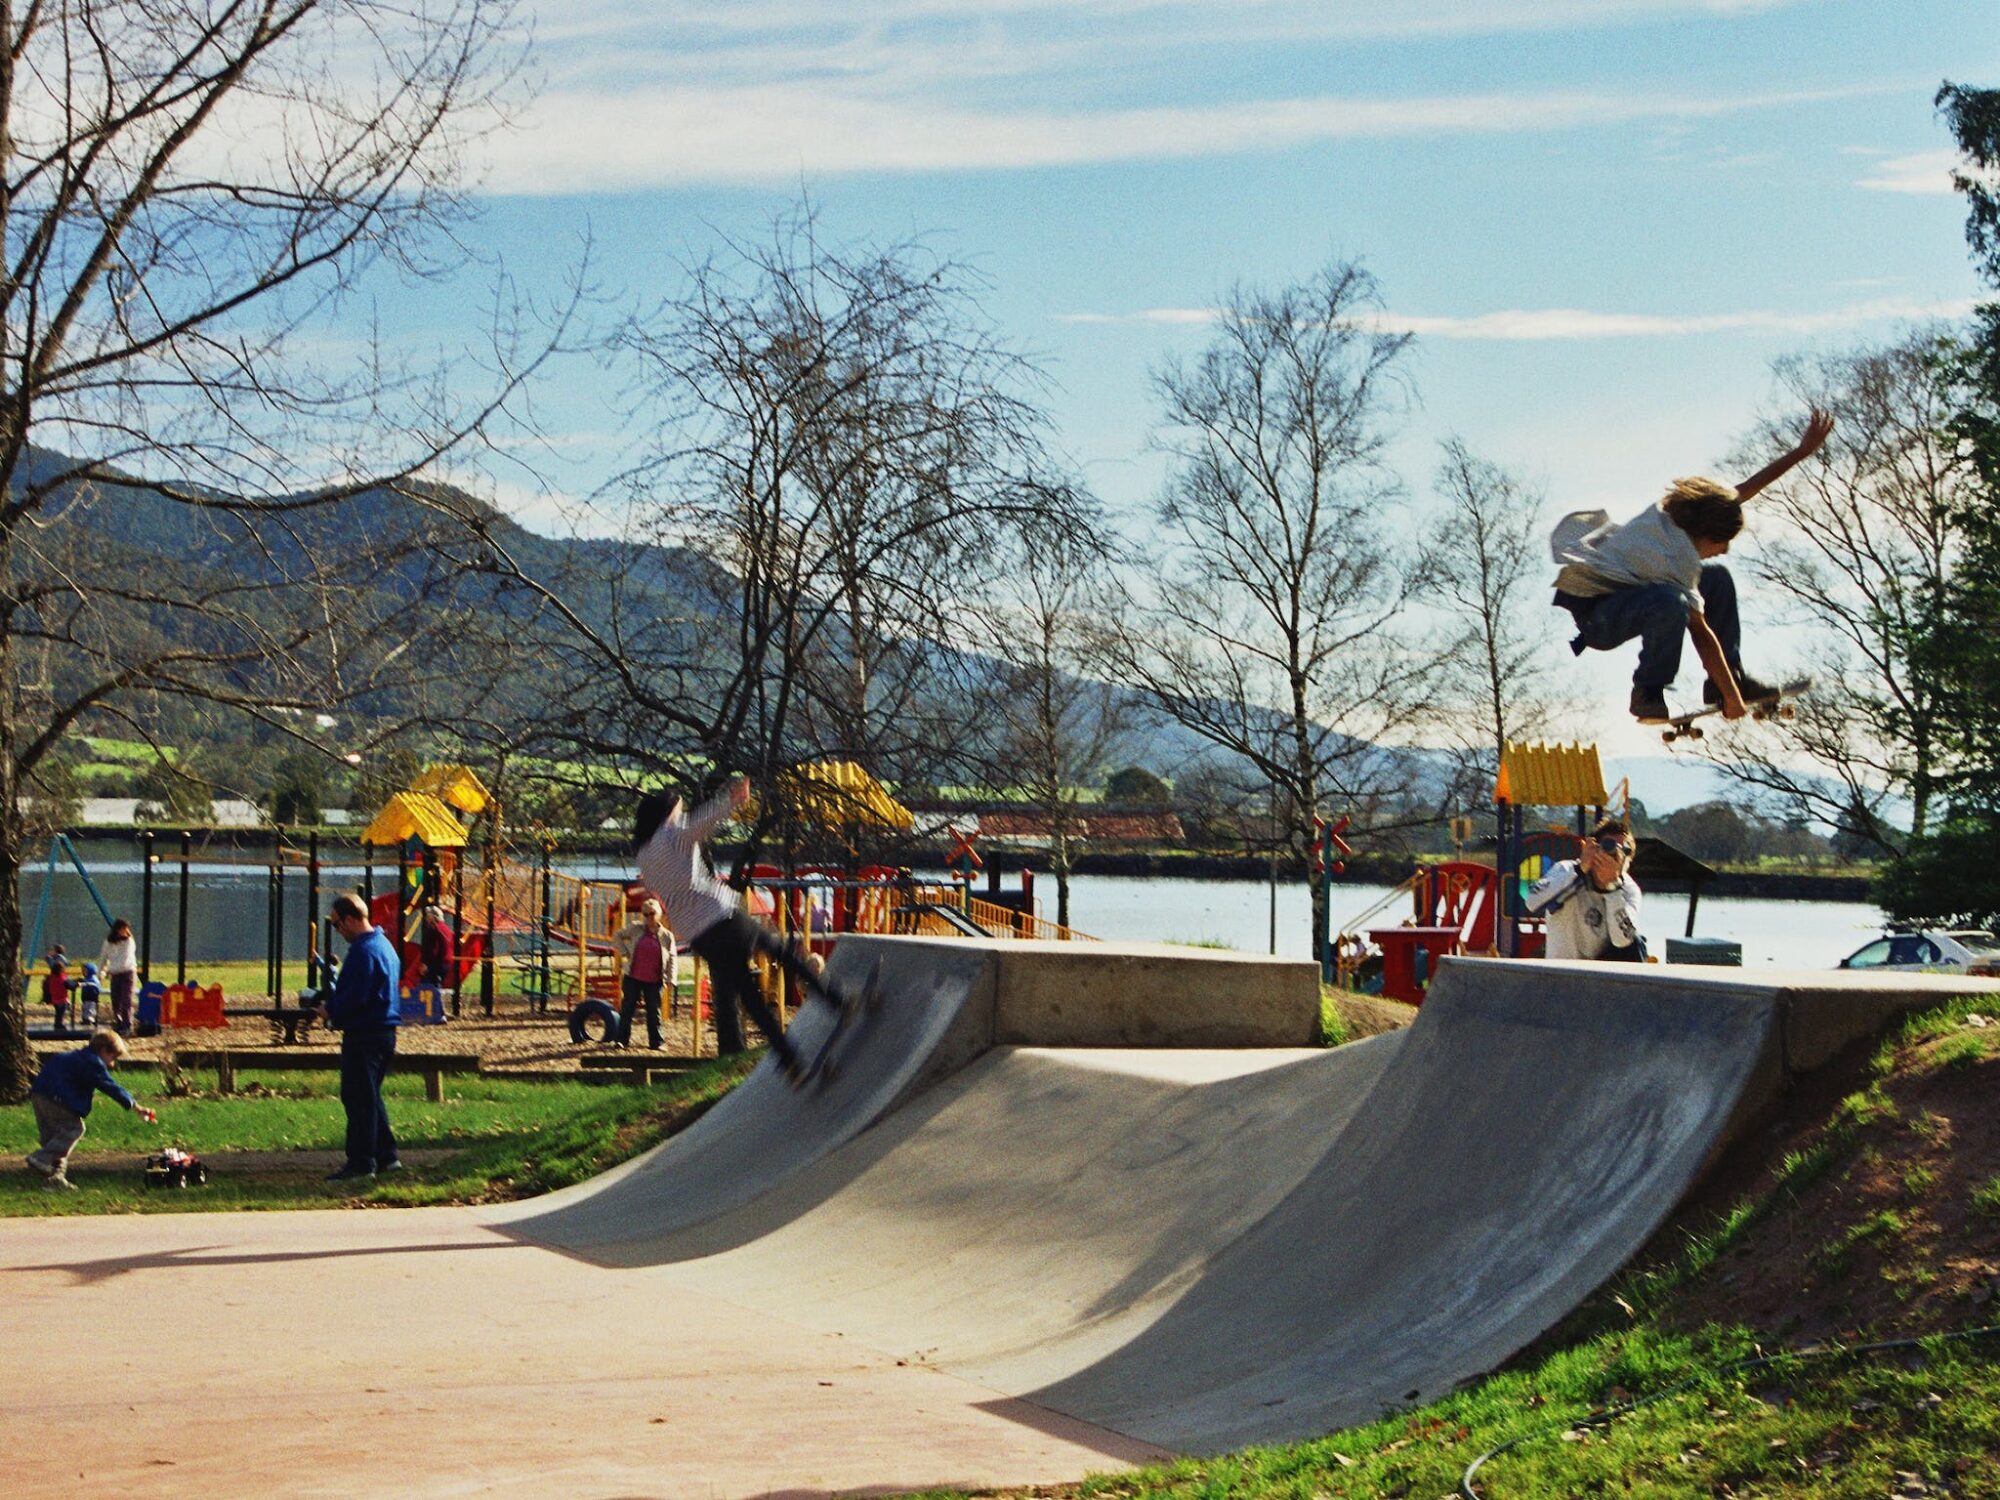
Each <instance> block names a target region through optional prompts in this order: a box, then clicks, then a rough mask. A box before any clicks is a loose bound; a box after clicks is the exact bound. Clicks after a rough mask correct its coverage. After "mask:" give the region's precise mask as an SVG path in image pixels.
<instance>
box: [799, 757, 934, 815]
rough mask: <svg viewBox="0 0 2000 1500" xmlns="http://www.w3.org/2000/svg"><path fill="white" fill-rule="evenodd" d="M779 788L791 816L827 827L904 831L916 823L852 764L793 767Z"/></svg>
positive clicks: (819, 763) (827, 762)
mask: <svg viewBox="0 0 2000 1500" xmlns="http://www.w3.org/2000/svg"><path fill="white" fill-rule="evenodd" d="M780 785H781V787H782V788H783V791H784V797H785V801H786V803H787V804H789V805H790V807H791V809H792V811H793V812H795V813H797V814H798V815H799V816H800V817H802V818H807V819H810V820H811V821H812V822H815V823H819V824H823V825H825V826H828V827H840V826H844V825H848V824H854V823H861V824H866V825H867V826H869V827H871V828H900V829H904V830H907V829H909V828H910V827H912V826H913V825H914V824H915V823H916V821H917V820H916V818H915V816H913V815H912V814H911V812H910V810H909V809H908V808H907V807H905V806H903V804H902V803H900V802H898V801H897V800H896V799H895V798H894V797H892V796H890V795H889V792H888V789H887V788H886V787H884V786H883V785H882V783H881V782H879V781H877V780H876V779H875V778H874V777H873V776H871V775H869V774H868V773H867V772H866V771H864V770H863V769H862V768H861V767H860V766H857V765H856V764H855V763H854V762H853V761H851V760H816V761H813V762H811V763H810V764H808V765H803V766H794V767H793V768H792V769H791V770H790V771H787V772H786V773H785V774H784V776H783V777H782V778H781V780H780Z"/></svg>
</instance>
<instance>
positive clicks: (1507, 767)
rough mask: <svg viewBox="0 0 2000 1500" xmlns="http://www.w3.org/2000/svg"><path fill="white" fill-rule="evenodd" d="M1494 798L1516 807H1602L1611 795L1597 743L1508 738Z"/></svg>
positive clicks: (1503, 750) (1494, 790) (1494, 787)
mask: <svg viewBox="0 0 2000 1500" xmlns="http://www.w3.org/2000/svg"><path fill="white" fill-rule="evenodd" d="M1493 800H1494V801H1495V802H1508V803H1512V804H1513V805H1514V806H1516V807H1603V806H1604V805H1605V804H1606V803H1607V802H1609V801H1610V800H1611V798H1610V794H1609V793H1608V792H1606V791H1605V789H1604V767H1603V765H1602V764H1600V763H1599V761H1598V759H1597V746H1595V745H1543V744H1527V743H1524V742H1522V741H1518V740H1509V741H1508V742H1507V744H1506V746H1505V747H1504V748H1503V749H1502V750H1501V752H1500V774H1499V776H1498V777H1497V778H1495V780H1494V783H1493Z"/></svg>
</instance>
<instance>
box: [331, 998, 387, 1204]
mask: <svg viewBox="0 0 2000 1500" xmlns="http://www.w3.org/2000/svg"><path fill="white" fill-rule="evenodd" d="M395 1055H396V1028H395V1027H393V1026H384V1027H381V1028H379V1029H377V1030H374V1031H343V1032H342V1033H341V1034H340V1107H341V1108H342V1109H344V1110H346V1111H347V1165H348V1167H349V1169H350V1170H352V1171H356V1172H375V1171H380V1170H381V1169H382V1168H383V1167H386V1166H387V1165H389V1163H390V1162H392V1161H394V1160H396V1136H395V1133H394V1132H393V1131H391V1130H390V1129H389V1111H388V1109H387V1107H386V1106H384V1104H383V1103H382V1079H383V1076H384V1075H385V1074H387V1073H388V1071H389V1059H390V1058H392V1057H394V1056H395Z"/></svg>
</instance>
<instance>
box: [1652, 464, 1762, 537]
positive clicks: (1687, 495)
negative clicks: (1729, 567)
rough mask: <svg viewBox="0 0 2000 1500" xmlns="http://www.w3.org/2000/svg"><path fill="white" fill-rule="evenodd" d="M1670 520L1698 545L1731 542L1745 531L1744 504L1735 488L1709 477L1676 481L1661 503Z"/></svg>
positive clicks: (1694, 475)
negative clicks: (1739, 533)
mask: <svg viewBox="0 0 2000 1500" xmlns="http://www.w3.org/2000/svg"><path fill="white" fill-rule="evenodd" d="M1660 509H1661V510H1663V511H1665V512H1666V513H1667V519H1668V520H1669V521H1672V522H1673V523H1674V524H1675V525H1676V526H1678V527H1680V529H1681V530H1682V531H1685V532H1686V533H1687V534H1688V535H1689V536H1691V537H1693V538H1694V539H1695V540H1696V541H1698V542H1730V541H1734V540H1735V539H1736V534H1737V533H1738V532H1740V531H1741V530H1742V529H1743V501H1742V498H1741V497H1740V496H1738V495H1737V493H1736V489H1735V486H1733V485H1727V484H1724V483H1723V482H1722V481H1721V480H1719V479H1710V478H1709V477H1708V476H1707V475H1706V474H1691V475H1688V476H1687V477H1686V478H1683V479H1676V480H1675V481H1674V482H1673V483H1672V484H1671V485H1669V486H1668V487H1667V493H1666V494H1665V495H1664V496H1662V497H1661V499H1660Z"/></svg>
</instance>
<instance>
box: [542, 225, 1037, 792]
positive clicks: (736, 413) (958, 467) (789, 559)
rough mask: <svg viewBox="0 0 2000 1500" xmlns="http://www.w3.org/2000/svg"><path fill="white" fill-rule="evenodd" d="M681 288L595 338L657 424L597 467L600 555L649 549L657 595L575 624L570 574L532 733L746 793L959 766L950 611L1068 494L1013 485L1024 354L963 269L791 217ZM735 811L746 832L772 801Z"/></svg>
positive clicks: (967, 722) (631, 599) (1025, 431)
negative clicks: (550, 683)
mask: <svg viewBox="0 0 2000 1500" xmlns="http://www.w3.org/2000/svg"><path fill="white" fill-rule="evenodd" d="M688 280H689V289H688V290H687V291H686V292H685V293H684V294H682V295H680V296H677V297H675V298H673V299H671V300H670V301H668V302H667V303H665V304H664V305H663V306H661V307H660V308H659V309H657V310H656V311H655V312H654V313H653V314H651V315H649V316H648V317H645V318H642V319H635V320H634V321H633V322H632V323H631V324H630V325H629V326H628V327H627V328H626V330H625V331H624V334H623V336H622V338H621V340H620V344H621V348H622V351H623V353H624V354H625V355H626V356H627V357H628V358H630V359H631V360H632V361H633V363H634V364H635V366H636V368H637V369H638V371H639V372H640V373H639V376H638V380H637V386H636V394H637V398H638V402H639V411H640V414H641V415H642V417H643V418H644V419H645V420H647V421H649V422H651V423H653V424H655V426H656V430H657V441H656V444H655V450H654V452H653V453H652V454H651V455H650V457H649V458H648V459H647V460H646V461H645V462H643V463H642V464H640V465H639V466H638V467H636V468H635V469H634V470H633V471H632V472H631V473H630V474H628V475H627V476H626V477H625V479H624V481H623V490H624V499H625V500H626V501H627V502H628V503H629V504H630V506H631V509H632V513H633V515H634V518H635V520H634V529H633V532H632V534H631V536H630V537H629V538H628V539H627V544H626V557H625V559H624V561H625V562H630V561H632V560H634V559H637V558H641V557H649V558H662V559H664V558H669V557H671V558H672V559H674V563H673V572H674V575H675V576H674V579H673V580H672V584H671V589H670V590H669V591H668V593H669V594H670V595H671V596H672V597H674V598H676V599H677V601H678V602H677V604H674V605H673V606H671V607H663V605H662V600H663V594H662V591H661V590H660V589H659V588H657V587H654V586H653V585H654V584H655V583H657V582H658V581H659V580H657V579H650V578H649V579H648V580H645V582H646V586H647V588H648V590H649V592H648V594H647V595H646V596H645V602H641V596H640V594H639V593H638V592H637V591H636V590H637V587H638V582H639V581H637V580H631V579H627V580H626V581H624V582H623V583H618V582H616V581H614V584H613V588H612V591H611V594H610V596H609V598H610V603H609V606H608V607H607V608H606V609H604V610H602V611H600V612H598V613H597V614H596V615H595V616H592V615H589V614H587V613H586V612H585V611H584V610H583V609H582V608H581V607H580V606H579V605H577V604H576V602H575V599H576V598H578V597H580V596H578V595H574V593H573V591H572V597H571V598H569V599H567V600H565V602H564V603H563V605H562V607H563V609H564V610H565V612H566V616H567V619H568V622H569V625H570V627H571V638H570V641H569V644H568V646H567V647H566V648H565V650H566V656H567V660H566V667H565V674H566V679H567V680H568V681H569V682H570V683H571V687H570V688H569V689H568V690H567V691H566V693H565V694H564V695H563V699H562V701H561V703H560V704H558V705H555V707H557V708H558V709H559V711H560V719H559V722H557V723H556V724H554V725H553V726H552V727H553V730H554V732H555V733H557V734H558V735H559V736H560V737H561V738H562V739H563V740H564V741H565V742H567V743H568V744H570V745H572V746H573V747H575V748H577V749H580V750H582V751H585V752H588V753H589V754H591V755H593V756H596V757H600V758H604V759H607V760H609V761H612V762H615V763H622V764H624V765H627V766H629V767H631V768H633V769H635V770H644V771H647V772H649V773H655V774H656V773H658V772H661V771H666V772H669V773H672V774H680V775H686V774H689V773H690V772H694V773H696V774H698V773H699V772H700V771H701V770H702V769H703V768H718V767H720V768H728V769H730V770H740V771H744V772H747V773H750V774H751V775H753V777H754V778H755V779H756V780H757V781H758V782H759V783H760V785H762V786H764V787H765V788H767V789H768V788H773V787H775V786H777V785H778V783H779V782H780V781H781V779H782V778H783V777H784V775H785V774H786V773H787V771H788V770H789V769H790V768H792V767H793V766H795V765H797V764H798V763H800V762H801V761H805V760H809V759H812V758H815V757H819V756H837V757H840V758H843V759H847V760H853V761H856V762H859V763H860V764H861V765H863V766H864V767H865V768H866V769H868V770H869V771H871V772H873V773H874V774H875V775H877V776H880V777H883V778H885V779H888V780H891V781H902V782H913V781H914V782H924V781H936V780H938V779H940V778H941V777H942V776H943V775H944V774H945V770H946V768H947V767H949V766H951V765H953V764H954V763H955V762H962V761H967V760H973V761H974V763H978V762H977V760H976V756H977V752H980V751H982V750H983V749H984V746H983V744H982V743H980V742H979V737H978V736H977V734H976V733H975V732H974V728H973V720H974V718H975V716H976V712H977V694H976V689H977V687H978V680H979V673H980V672H981V671H982V670H983V668H982V666H981V664H979V663H978V662H976V661H975V660H973V659H972V658H971V657H970V656H969V655H968V654H967V653H966V652H965V651H964V650H963V649H961V643H960V642H959V641H958V639H957V630H956V627H955V625H954V616H955V615H956V614H958V613H959V612H960V611H962V610H970V609H972V608H975V607H976V606H977V605H978V603H979V602H980V599H981V596H982V593H983V591H984V590H985V588H986V587H987V586H988V584H989V583H990V582H991V580H992V579H993V578H994V577H995V576H996V573H997V570H998V567H999V563H1000V557H1001V548H1000V543H1001V541H1002V539H1003V537H1004V536H1005V535H1006V534H1007V533H1008V532H1009V531H1010V529H1013V528H1019V527H1028V528H1032V529H1036V530H1039V531H1041V532H1043V533H1045V534H1047V535H1049V536H1051V537H1052V538H1056V539H1060V538H1061V537H1062V536H1064V535H1066V534H1067V533H1068V532H1069V531H1070V530H1072V529H1073V528H1074V524H1075V523H1074V521H1073V519H1072V516H1071V514H1070V513H1071V511H1072V510H1073V509H1074V507H1075V497H1074V496H1073V494H1072V493H1071V492H1070V491H1068V490H1067V489H1065V488H1063V487H1060V486H1049V485H1044V484H1040V483H1037V482H1035V480H1034V475H1035V474H1036V473H1038V472H1040V471H1041V470H1042V469H1043V468H1044V467H1045V464H1044V461H1043V458H1042V452H1041V434H1042V431H1043V428H1044V426H1045V419H1044V417H1043V416H1042V414H1041V412H1040V411H1039V409H1038V408H1037V407H1036V406H1035V404H1034V402H1033V401H1032V399H1031V397H1032V394H1033V391H1034V388H1035V385H1036V382H1037V376H1036V373H1035V371H1034V368H1033V366H1032V365H1031V364H1029V363H1028V362H1027V361H1026V360H1024V359H1023V358H1022V357H1020V356H1019V355H1017V354H1015V353H1013V352H1011V351H1010V350H1008V349H1007V348H1005V347H1004V346H1003V345H1002V344H1001V343H1000V341H999V340H998V339H997V337H996V336H995V335H994V333H993V332H992V331H991V329H990V328H989V326H988V325H987V323H986V321H985V319H984V317H983V316H982V314H981V313H980V311H979V308H978V305H977V300H976V296H975V293H976V291H977V289H978V283H977V281H976V278H974V277H973V276H972V275H971V273H969V272H968V271H967V270H966V269H965V268H964V267H962V266H959V265H957V264H955V263H953V262H950V261H946V260H941V259H939V258H937V257H935V256H933V255H931V254H929V253H928V252H927V251H925V250H924V249H923V248H922V247H921V246H919V245H913V244H898V245H892V246H890V247H888V248H875V247H869V246H860V247H850V248H843V247H838V246H831V245H828V244H825V243H823V242H822V241H821V239H820V238H819V235H818V230H817V227H816V225H815V223H814V221H813V218H812V215H811V213H810V210H809V209H801V210H799V211H797V212H796V213H794V214H791V215H789V216H787V217H785V218H783V219H781V220H780V221H779V222H778V223H777V225H776V226H775V227H774V232H773V233H772V235H771V236H770V238H769V240H768V241H765V242H759V243H755V244H736V245H731V246H730V247H729V248H728V251H727V253H726V254H725V255H724V256H723V257H721V258H720V259H714V260H710V261H707V262H704V263H702V264H699V265H696V266H693V267H690V268H689V272H688ZM617 570H618V565H617V564H614V566H613V567H612V568H611V570H610V571H612V572H616V571H617ZM564 592H565V591H564V590H561V589H559V588H553V587H551V588H549V589H548V590H547V593H548V596H549V597H550V598H551V599H556V598H559V597H561V596H562V595H563V594H564ZM759 805H760V807H763V808H766V809H767V817H766V821H765V822H764V823H763V824H762V827H763V828H768V827H769V826H770V824H769V822H768V818H769V815H770V814H769V811H768V810H775V809H776V808H778V807H780V806H781V805H782V799H778V798H765V799H761V800H760V804H759Z"/></svg>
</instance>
